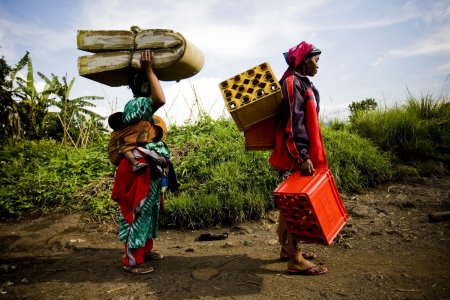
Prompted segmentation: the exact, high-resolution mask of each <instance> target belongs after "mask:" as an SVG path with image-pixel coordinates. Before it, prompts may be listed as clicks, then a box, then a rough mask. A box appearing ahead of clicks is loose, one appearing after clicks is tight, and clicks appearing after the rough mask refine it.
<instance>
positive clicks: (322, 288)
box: [0, 177, 450, 299]
mask: <svg viewBox="0 0 450 300" xmlns="http://www.w3.org/2000/svg"><path fill="white" fill-rule="evenodd" d="M449 188H450V177H445V178H440V179H436V178H433V179H431V178H416V179H412V180H409V181H405V182H399V183H391V184H388V185H384V186H381V187H379V188H377V189H372V190H370V191H368V192H367V193H364V194H360V195H356V194H355V195H342V196H343V199H344V202H345V206H346V208H347V211H348V213H349V215H350V217H351V219H350V220H349V222H348V225H347V226H346V227H345V228H344V229H343V230H342V231H341V233H340V234H339V236H338V238H337V240H336V241H335V243H333V244H332V245H331V246H321V245H314V244H306V245H305V248H306V250H309V251H315V252H316V254H317V255H318V257H317V259H316V261H317V262H318V263H323V264H325V265H327V266H328V268H329V272H328V273H327V274H325V275H322V276H292V275H289V274H288V273H287V272H286V265H285V263H283V262H280V261H279V260H278V258H279V250H280V249H279V246H278V243H277V239H276V233H275V229H276V220H277V212H276V211H273V212H270V213H269V214H268V215H267V217H266V218H265V219H263V220H261V221H258V222H250V223H246V224H241V225H240V226H238V227H236V228H214V229H210V230H173V229H163V230H161V231H160V237H159V238H158V239H157V241H156V250H158V251H160V252H161V253H163V254H164V256H165V257H164V259H163V260H161V261H158V262H155V263H153V266H154V268H155V271H154V272H153V273H150V274H148V275H131V274H127V273H124V272H123V271H122V270H121V264H120V261H121V255H122V249H121V245H120V244H119V242H118V240H117V236H116V231H117V229H116V228H117V227H116V224H115V222H113V221H110V222H105V223H94V222H91V221H89V220H88V219H87V218H86V216H84V215H81V214H70V215H57V216H54V215H53V216H46V217H41V218H39V219H35V220H24V221H21V222H18V223H17V222H16V223H2V224H0V246H1V247H0V284H1V287H0V299H211V298H214V299H320V298H328V299H450V234H449V233H450V221H448V220H447V221H442V222H437V223H430V222H429V221H428V213H430V212H433V211H448V210H450V192H449V191H450V189H449ZM205 232H209V233H210V232H212V233H223V232H227V233H228V234H229V236H228V238H227V239H225V240H221V241H209V242H199V241H196V238H197V237H198V236H199V235H200V234H201V233H205Z"/></svg>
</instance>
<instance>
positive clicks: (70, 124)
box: [38, 72, 106, 146]
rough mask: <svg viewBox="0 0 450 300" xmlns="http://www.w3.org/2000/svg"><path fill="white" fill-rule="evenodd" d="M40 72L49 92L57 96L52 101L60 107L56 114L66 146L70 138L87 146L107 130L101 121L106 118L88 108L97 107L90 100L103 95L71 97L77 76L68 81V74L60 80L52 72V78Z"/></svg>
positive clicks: (76, 143) (80, 144)
mask: <svg viewBox="0 0 450 300" xmlns="http://www.w3.org/2000/svg"><path fill="white" fill-rule="evenodd" d="M38 74H39V76H40V77H41V78H42V79H43V80H45V82H46V83H47V84H48V86H49V89H48V91H47V92H48V93H52V94H53V95H55V96H56V99H52V102H51V103H52V105H54V106H56V107H57V108H58V109H59V112H58V113H56V116H57V118H58V119H59V121H60V125H61V127H62V131H63V132H62V135H63V136H62V143H63V144H64V145H65V146H66V145H67V142H68V140H70V142H71V143H72V144H73V145H74V146H86V145H87V144H89V143H91V142H92V141H93V137H94V136H95V135H98V134H99V132H101V131H106V129H105V128H104V125H103V124H102V123H101V122H100V121H101V120H103V119H104V118H103V117H102V116H100V115H99V114H97V113H95V112H93V111H91V110H89V109H87V108H86V107H95V105H94V104H92V103H91V102H89V101H92V100H100V99H103V97H98V96H83V97H78V98H75V99H70V92H71V90H72V87H73V84H74V82H75V78H72V79H71V80H70V82H69V83H67V78H66V76H64V77H62V79H61V80H62V81H60V80H59V78H58V77H57V76H55V75H54V74H52V78H51V79H49V78H48V77H46V76H45V75H44V74H42V73H39V72H38Z"/></svg>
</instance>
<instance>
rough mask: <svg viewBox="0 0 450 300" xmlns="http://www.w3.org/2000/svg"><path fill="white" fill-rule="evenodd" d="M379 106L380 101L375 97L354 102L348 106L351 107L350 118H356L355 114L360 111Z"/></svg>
mask: <svg viewBox="0 0 450 300" xmlns="http://www.w3.org/2000/svg"><path fill="white" fill-rule="evenodd" d="M377 107H378V103H377V101H375V99H373V98H366V99H365V100H362V101H360V102H352V104H350V105H349V106H348V108H349V109H350V116H349V119H350V121H351V120H352V118H354V117H355V115H356V114H358V113H359V112H362V111H369V110H375V109H376V108H377Z"/></svg>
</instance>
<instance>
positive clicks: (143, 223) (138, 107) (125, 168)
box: [112, 97, 169, 249]
mask: <svg viewBox="0 0 450 300" xmlns="http://www.w3.org/2000/svg"><path fill="white" fill-rule="evenodd" d="M151 104H152V99H151V98H145V97H140V98H134V99H131V100H130V101H128V103H127V104H126V105H125V108H124V112H123V121H124V123H126V124H133V123H136V122H139V121H141V120H144V121H149V122H151V120H152V117H153V113H154V112H153V109H152V106H151ZM142 147H143V148H145V149H148V150H155V151H157V152H158V153H160V154H162V155H164V156H166V157H167V158H168V157H169V149H168V147H167V146H166V144H165V143H164V142H163V141H158V142H156V143H147V144H145V145H143V146H142ZM133 154H134V155H135V158H136V159H137V160H138V161H140V162H145V158H144V157H142V156H140V155H139V152H138V151H136V150H133ZM161 187H162V179H152V178H151V176H150V168H146V169H145V170H143V171H142V172H139V173H133V171H132V166H131V165H130V163H129V162H128V161H127V160H125V159H122V160H121V161H120V163H119V166H118V168H117V171H116V176H115V181H114V186H113V191H112V199H113V200H114V201H116V202H117V203H118V204H119V206H120V212H121V214H120V217H119V239H120V241H121V242H123V243H125V244H126V248H128V249H133V248H141V247H144V246H145V245H146V243H147V240H148V239H151V238H155V237H156V236H157V230H158V220H159V212H160V201H161Z"/></svg>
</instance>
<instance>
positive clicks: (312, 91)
mask: <svg viewBox="0 0 450 300" xmlns="http://www.w3.org/2000/svg"><path fill="white" fill-rule="evenodd" d="M320 53H321V51H320V50H319V49H317V48H316V47H314V46H313V45H312V44H309V43H307V42H305V41H303V42H301V43H300V44H298V45H297V46H295V47H292V48H291V49H289V51H288V52H286V53H284V57H285V60H286V62H287V64H288V66H289V67H288V69H287V70H286V72H285V73H284V75H283V76H282V78H281V80H280V84H281V86H282V92H283V100H282V102H281V113H280V122H279V124H278V128H277V132H276V143H275V148H274V150H273V152H272V154H271V156H270V159H269V162H270V164H271V165H272V166H273V167H275V168H276V169H278V170H280V171H282V173H283V176H284V177H285V178H287V175H289V174H291V173H292V172H295V171H300V172H301V173H302V174H304V175H312V174H313V173H314V172H315V170H316V169H317V168H322V167H326V158H325V152H324V150H323V144H322V137H321V134H320V128H319V122H318V113H319V103H320V98H319V92H318V90H317V89H316V88H315V87H314V85H313V84H312V82H311V81H310V79H309V77H312V76H314V75H316V73H317V70H318V68H319V65H318V61H319V55H320ZM277 234H278V237H279V241H280V244H281V253H280V259H281V260H283V261H288V263H287V265H288V271H289V273H291V274H298V275H320V274H324V273H326V272H327V271H328V269H327V267H325V266H323V265H317V264H315V263H313V262H311V261H310V260H311V259H313V258H315V254H314V253H302V251H301V247H300V241H298V240H296V239H295V238H294V237H293V235H292V233H291V232H289V230H288V227H287V225H286V222H285V220H284V219H283V217H282V216H281V213H280V219H279V225H278V229H277Z"/></svg>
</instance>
